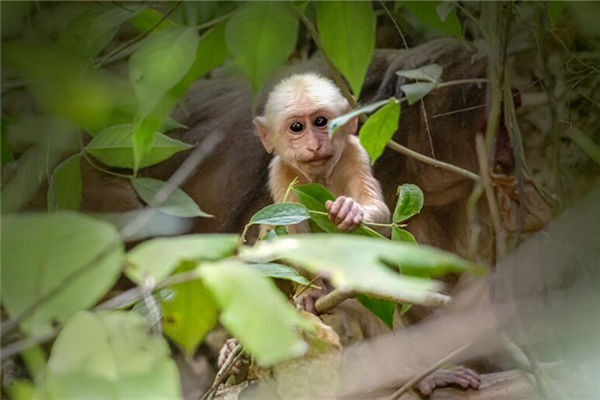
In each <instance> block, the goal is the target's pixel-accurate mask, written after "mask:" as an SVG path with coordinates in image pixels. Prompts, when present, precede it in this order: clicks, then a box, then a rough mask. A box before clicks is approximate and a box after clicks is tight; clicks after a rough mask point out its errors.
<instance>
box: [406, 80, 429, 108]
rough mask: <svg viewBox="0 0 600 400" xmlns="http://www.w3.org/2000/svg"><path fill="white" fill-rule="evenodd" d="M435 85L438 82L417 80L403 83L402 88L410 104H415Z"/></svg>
mask: <svg viewBox="0 0 600 400" xmlns="http://www.w3.org/2000/svg"><path fill="white" fill-rule="evenodd" d="M435 86H436V84H435V83H431V82H417V83H409V84H406V85H402V86H400V89H402V91H403V92H404V95H405V96H406V99H407V100H408V104H409V105H413V104H415V103H416V102H417V101H419V100H421V99H422V98H423V97H425V96H426V95H427V94H428V93H429V92H431V91H432V90H433V89H434V88H435Z"/></svg>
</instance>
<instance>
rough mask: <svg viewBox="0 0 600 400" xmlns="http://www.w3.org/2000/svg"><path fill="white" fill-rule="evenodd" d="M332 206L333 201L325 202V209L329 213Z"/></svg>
mask: <svg viewBox="0 0 600 400" xmlns="http://www.w3.org/2000/svg"><path fill="white" fill-rule="evenodd" d="M332 204H333V201H331V200H327V201H326V202H325V208H326V209H327V211H330V210H329V209H330V208H331V205H332Z"/></svg>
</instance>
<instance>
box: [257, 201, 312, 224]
mask: <svg viewBox="0 0 600 400" xmlns="http://www.w3.org/2000/svg"><path fill="white" fill-rule="evenodd" d="M309 218H310V215H309V214H308V210H307V209H306V207H304V206H302V205H300V204H296V203H276V204H271V205H268V206H266V207H265V208H263V209H262V210H260V211H258V212H257V213H256V214H254V215H253V216H252V218H251V219H250V222H248V225H254V224H266V225H294V224H297V223H300V222H302V221H306V220H307V219H309Z"/></svg>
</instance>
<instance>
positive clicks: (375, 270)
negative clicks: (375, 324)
mask: <svg viewBox="0 0 600 400" xmlns="http://www.w3.org/2000/svg"><path fill="white" fill-rule="evenodd" d="M241 257H242V258H243V259H246V260H252V261H259V262H260V261H262V260H272V259H275V258H280V259H283V260H284V261H287V262H290V263H293V264H295V265H298V266H300V267H302V268H306V269H307V270H309V271H312V272H316V273H322V274H324V275H325V276H329V277H330V279H331V281H332V283H333V284H334V285H335V286H336V287H339V288H341V289H342V290H357V291H359V292H363V293H366V294H369V295H379V296H382V297H385V296H392V297H394V298H401V299H403V300H405V301H407V302H411V303H415V304H424V303H427V302H428V301H429V299H430V298H431V295H432V293H433V292H434V291H435V290H436V289H437V288H439V285H438V284H437V283H436V282H434V281H430V280H428V279H422V278H417V277H413V276H406V275H400V274H397V273H395V272H393V271H392V270H391V269H389V268H388V267H387V265H399V266H400V268H401V271H403V273H404V272H410V273H411V274H416V273H421V272H426V273H427V274H428V275H430V276H435V275H439V274H443V273H446V272H451V271H462V270H464V269H465V268H466V267H467V266H468V265H469V264H468V263H467V262H466V261H464V260H462V259H460V258H458V257H457V256H455V255H453V254H451V253H447V252H444V251H441V250H437V249H434V248H431V247H427V246H415V245H414V244H409V243H402V242H393V241H389V240H381V239H374V238H367V237H362V236H353V235H330V234H313V235H293V236H289V237H284V238H280V239H278V240H275V241H271V242H261V243H260V244H259V245H257V246H255V247H253V248H245V249H244V250H243V251H242V253H241Z"/></svg>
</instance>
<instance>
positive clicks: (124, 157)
mask: <svg viewBox="0 0 600 400" xmlns="http://www.w3.org/2000/svg"><path fill="white" fill-rule="evenodd" d="M132 130H133V125H131V124H123V125H114V126H111V127H109V128H106V129H104V130H103V131H102V132H100V133H99V134H98V135H96V136H94V138H93V139H92V140H91V141H90V142H89V143H88V145H87V146H86V147H85V151H86V152H87V153H89V154H91V155H93V156H94V157H96V158H97V159H98V160H100V161H102V162H103V163H104V164H106V165H108V166H110V167H117V168H133V167H134V162H133V141H132V135H133V131H132ZM192 147H193V146H192V145H190V144H187V143H183V142H181V141H179V140H176V139H172V138H170V137H168V136H166V135H163V134H162V133H159V132H155V137H154V143H153V144H152V147H151V148H150V151H149V152H148V153H147V154H146V155H145V156H144V158H143V159H142V161H141V163H140V167H148V166H150V165H154V164H158V163H159V162H161V161H164V160H166V159H168V158H169V157H171V156H172V155H173V154H176V153H179V152H180V151H184V150H187V149H190V148H192Z"/></svg>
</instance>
